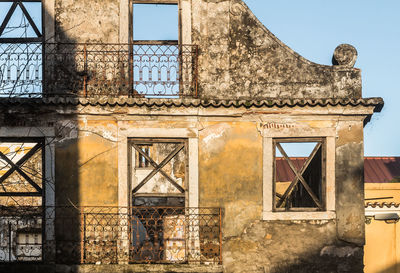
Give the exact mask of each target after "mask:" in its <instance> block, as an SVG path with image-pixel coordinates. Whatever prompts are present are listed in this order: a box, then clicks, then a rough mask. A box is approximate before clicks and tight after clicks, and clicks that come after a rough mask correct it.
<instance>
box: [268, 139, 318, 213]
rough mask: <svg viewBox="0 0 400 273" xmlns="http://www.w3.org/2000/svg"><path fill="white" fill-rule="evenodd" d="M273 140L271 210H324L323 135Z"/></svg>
mask: <svg viewBox="0 0 400 273" xmlns="http://www.w3.org/2000/svg"><path fill="white" fill-rule="evenodd" d="M273 144H274V151H275V155H274V157H275V160H274V162H275V164H274V194H275V198H274V210H275V211H299V210H300V211H302V210H303V211H309V210H311V211H312V210H318V211H321V210H324V209H325V204H324V202H325V201H324V200H325V141H324V139H320V138H311V139H304V138H290V139H275V140H274V142H273Z"/></svg>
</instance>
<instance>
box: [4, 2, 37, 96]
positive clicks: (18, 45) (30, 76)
mask: <svg viewBox="0 0 400 273" xmlns="http://www.w3.org/2000/svg"><path fill="white" fill-rule="evenodd" d="M42 42H43V27H42V3H41V1H40V0H31V1H0V90H1V91H0V97H1V96H3V97H4V96H18V97H21V96H22V97H32V96H40V95H41V93H42V78H43V75H42V73H43V72H42V70H43V68H42Z"/></svg>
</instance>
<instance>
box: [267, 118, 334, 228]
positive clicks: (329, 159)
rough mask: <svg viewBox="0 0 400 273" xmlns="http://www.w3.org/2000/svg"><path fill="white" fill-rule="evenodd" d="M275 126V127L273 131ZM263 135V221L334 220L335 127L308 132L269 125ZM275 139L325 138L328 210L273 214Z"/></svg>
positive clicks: (291, 125)
mask: <svg viewBox="0 0 400 273" xmlns="http://www.w3.org/2000/svg"><path fill="white" fill-rule="evenodd" d="M271 127H273V128H271ZM262 133H263V215H262V219H263V220H328V219H335V218H336V212H335V153H336V152H335V150H336V147H335V145H336V144H335V137H336V132H335V130H334V129H333V128H323V129H305V128H300V127H298V126H296V125H294V124H290V125H287V124H285V125H284V126H266V127H264V128H263V129H262ZM276 138H299V140H300V139H301V138H323V139H324V140H325V143H326V144H325V145H326V167H325V170H326V174H325V175H326V181H325V183H326V187H325V190H326V192H325V196H326V200H325V208H326V210H325V211H274V209H273V198H274V196H273V195H274V189H273V183H274V178H273V173H274V170H273V168H274V162H273V161H274V151H273V140H274V139H276Z"/></svg>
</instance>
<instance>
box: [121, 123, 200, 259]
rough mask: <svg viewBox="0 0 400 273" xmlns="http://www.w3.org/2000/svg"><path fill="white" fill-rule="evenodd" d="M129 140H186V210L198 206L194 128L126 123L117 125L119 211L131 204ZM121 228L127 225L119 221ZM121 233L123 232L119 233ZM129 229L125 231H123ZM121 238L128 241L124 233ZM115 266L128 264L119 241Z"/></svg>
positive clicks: (123, 242) (126, 247)
mask: <svg viewBox="0 0 400 273" xmlns="http://www.w3.org/2000/svg"><path fill="white" fill-rule="evenodd" d="M132 138H186V139H187V141H188V162H189V164H188V174H189V175H188V180H187V181H188V194H187V199H188V201H187V202H186V204H187V207H190V208H197V207H198V206H199V169H198V165H199V164H198V162H199V132H198V129H195V128H154V127H153V128H152V127H147V128H146V127H144V128H138V127H132V126H130V124H129V122H128V123H125V121H118V138H117V139H118V147H117V150H118V207H119V208H120V209H121V210H122V211H123V210H124V208H125V209H126V208H128V207H129V206H130V202H131V200H132V199H131V197H132V196H131V184H130V179H129V171H130V170H129V165H128V162H129V156H130V154H129V151H130V149H129V140H130V139H132ZM120 225H121V226H124V225H128V222H127V221H124V220H121V223H120ZM122 230H123V229H122ZM127 230H129V228H127V229H126V231H127ZM122 238H129V236H128V234H127V233H124V234H122ZM118 250H119V252H120V254H119V256H120V257H121V258H120V261H119V263H128V257H126V253H129V239H126V240H121V242H120V245H119V247H118Z"/></svg>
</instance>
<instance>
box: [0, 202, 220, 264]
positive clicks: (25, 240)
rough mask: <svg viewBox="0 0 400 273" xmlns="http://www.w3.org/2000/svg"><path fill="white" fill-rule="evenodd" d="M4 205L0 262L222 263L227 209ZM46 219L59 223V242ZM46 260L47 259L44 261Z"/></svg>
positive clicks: (1, 215)
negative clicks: (223, 222) (50, 238)
mask: <svg viewBox="0 0 400 273" xmlns="http://www.w3.org/2000/svg"><path fill="white" fill-rule="evenodd" d="M44 212H45V213H43V209H42V207H1V209H0V223H1V225H0V237H1V245H0V262H21V261H22V262H37V261H42V260H43V256H44V255H45V254H43V253H42V252H43V251H44V250H46V251H47V252H46V253H49V251H50V252H51V250H49V248H51V246H52V245H53V246H54V247H55V249H54V250H53V252H54V253H55V255H56V256H55V259H56V262H57V263H59V264H117V263H121V262H123V263H126V262H130V263H164V264H165V263H188V262H189V263H190V262H193V263H202V264H220V263H221V262H222V258H221V247H222V230H221V209H219V208H183V207H131V208H118V207H79V208H77V207H47V208H46V210H45V211H44ZM44 223H47V224H46V225H48V223H54V231H55V238H54V239H55V243H54V242H47V241H46V239H45V238H47V237H46V228H48V227H45V226H44ZM44 262H46V261H44Z"/></svg>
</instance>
